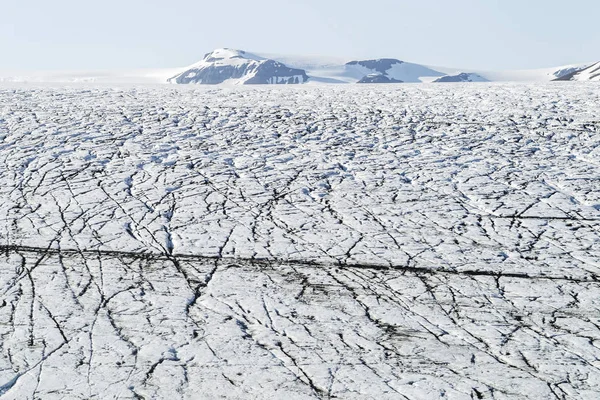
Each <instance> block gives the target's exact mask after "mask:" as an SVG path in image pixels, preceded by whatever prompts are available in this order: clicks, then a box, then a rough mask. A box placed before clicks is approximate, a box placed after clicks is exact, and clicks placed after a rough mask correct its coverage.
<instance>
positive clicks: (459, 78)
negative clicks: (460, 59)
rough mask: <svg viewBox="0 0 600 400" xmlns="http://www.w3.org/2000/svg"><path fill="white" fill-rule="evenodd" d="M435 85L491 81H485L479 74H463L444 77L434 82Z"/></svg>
mask: <svg viewBox="0 0 600 400" xmlns="http://www.w3.org/2000/svg"><path fill="white" fill-rule="evenodd" d="M433 82H434V83H446V82H489V80H487V79H485V78H484V77H482V76H481V75H479V74H475V73H467V72H461V73H460V74H456V75H446V76H442V77H441V78H438V79H436V80H434V81H433Z"/></svg>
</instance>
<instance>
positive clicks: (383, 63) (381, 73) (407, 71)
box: [345, 58, 444, 83]
mask: <svg viewBox="0 0 600 400" xmlns="http://www.w3.org/2000/svg"><path fill="white" fill-rule="evenodd" d="M345 72H346V74H347V75H349V76H352V77H354V78H356V79H358V82H359V83H364V82H363V80H367V81H369V80H372V78H367V77H369V76H378V78H376V80H378V82H369V83H390V82H396V83H398V82H412V83H417V82H423V81H424V80H423V78H424V77H439V76H443V75H444V74H443V73H441V72H439V71H435V70H433V69H431V68H428V67H425V66H423V65H419V64H412V63H407V62H404V61H400V60H396V59H394V58H379V59H376V60H362V61H350V62H348V63H346V64H345ZM385 78H387V80H386V79H385Z"/></svg>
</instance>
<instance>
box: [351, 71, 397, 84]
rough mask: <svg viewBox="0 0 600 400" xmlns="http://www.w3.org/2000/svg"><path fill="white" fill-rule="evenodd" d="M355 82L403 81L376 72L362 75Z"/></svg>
mask: <svg viewBox="0 0 600 400" xmlns="http://www.w3.org/2000/svg"><path fill="white" fill-rule="evenodd" d="M356 83H403V82H402V81H399V80H397V79H394V78H389V77H387V76H385V75H384V74H381V73H377V74H369V75H367V76H363V77H362V79H361V80H359V81H358V82H356Z"/></svg>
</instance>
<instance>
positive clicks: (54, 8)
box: [0, 0, 600, 70]
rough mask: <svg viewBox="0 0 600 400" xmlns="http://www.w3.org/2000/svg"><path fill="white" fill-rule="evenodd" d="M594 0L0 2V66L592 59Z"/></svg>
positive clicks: (538, 63)
mask: <svg viewBox="0 0 600 400" xmlns="http://www.w3.org/2000/svg"><path fill="white" fill-rule="evenodd" d="M599 18H600V1H599V0H571V1H565V0H560V1H559V0H479V1H477V0H451V1H450V0H408V1H405V0H373V1H355V0H296V1H294V0H279V1H275V0H213V1H202V0H160V1H159V0H97V1H90V0H2V7H1V8H0V69H37V70H39V69H112V68H115V69H117V68H146V67H147V68H157V67H161V68H162V67H180V66H186V65H189V64H191V63H193V62H196V61H198V60H199V59H201V58H202V57H203V55H204V53H207V52H209V51H211V50H213V49H214V48H219V47H230V48H237V49H243V50H247V51H251V52H258V53H260V52H262V53H280V54H297V55H332V56H346V57H348V58H352V59H357V58H379V57H390V58H399V59H401V60H404V61H409V62H415V63H421V64H427V65H436V66H445V67H458V68H472V69H492V70H493V69H496V70H498V69H520V68H540V67H553V66H560V65H565V64H572V63H583V62H591V61H598V60H600V45H599V43H600V28H599V26H600V20H599Z"/></svg>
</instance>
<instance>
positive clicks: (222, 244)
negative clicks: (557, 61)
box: [0, 82, 600, 399]
mask: <svg viewBox="0 0 600 400" xmlns="http://www.w3.org/2000/svg"><path fill="white" fill-rule="evenodd" d="M599 388H600V85H598V84H595V83H570V82H569V83H562V82H561V83H544V84H527V85H526V84H498V83H494V84H465V85H461V84H447V85H429V84H422V85H391V86H387V85H381V86H371V85H365V86H362V87H358V86H351V85H348V86H344V87H341V86H300V87H277V88H272V87H261V86H259V87H251V88H247V87H243V88H242V87H235V88H214V87H209V88H206V87H175V86H145V87H124V86H123V87H110V86H101V85H98V86H96V87H91V86H90V87H84V86H78V85H72V86H68V87H62V88H59V87H49V86H48V87H37V88H36V87H31V86H28V85H14V86H12V87H8V86H4V87H0V398H2V399H37V398H39V399H90V398H102V399H112V398H121V399H154V398H168V399H179V398H181V399H216V398H233V399H283V398H285V399H331V398H340V399H437V398H442V399H598V398H599V397H600V389H599Z"/></svg>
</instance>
